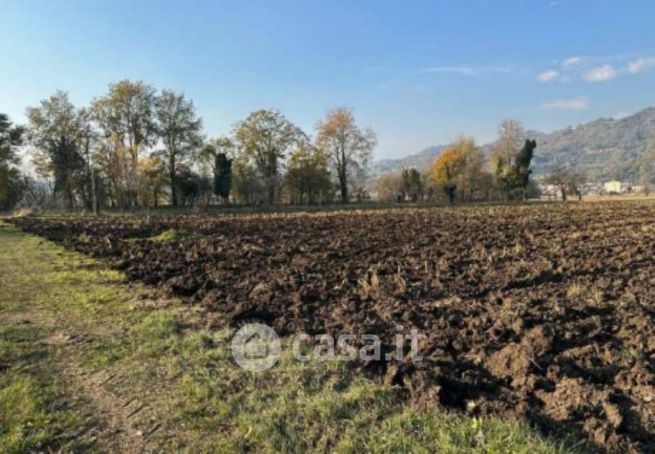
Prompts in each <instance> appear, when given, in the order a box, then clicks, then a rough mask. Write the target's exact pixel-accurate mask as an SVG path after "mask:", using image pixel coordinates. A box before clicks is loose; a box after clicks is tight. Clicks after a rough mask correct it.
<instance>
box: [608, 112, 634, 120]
mask: <svg viewBox="0 0 655 454" xmlns="http://www.w3.org/2000/svg"><path fill="white" fill-rule="evenodd" d="M629 115H630V114H629V113H627V112H617V113H615V114H614V116H613V117H612V118H613V119H614V120H621V119H623V118H625V117H628V116H629Z"/></svg>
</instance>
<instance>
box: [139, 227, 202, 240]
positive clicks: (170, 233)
mask: <svg viewBox="0 0 655 454" xmlns="http://www.w3.org/2000/svg"><path fill="white" fill-rule="evenodd" d="M191 236H192V233H191V232H189V231H188V230H185V229H179V230H178V229H168V230H164V231H163V232H162V233H160V234H159V235H157V236H152V237H150V238H149V239H150V240H152V241H170V240H183V239H186V238H190V237H191Z"/></svg>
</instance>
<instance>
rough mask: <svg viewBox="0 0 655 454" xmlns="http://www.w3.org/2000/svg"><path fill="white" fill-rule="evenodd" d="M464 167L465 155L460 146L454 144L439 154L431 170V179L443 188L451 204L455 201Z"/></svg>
mask: <svg viewBox="0 0 655 454" xmlns="http://www.w3.org/2000/svg"><path fill="white" fill-rule="evenodd" d="M464 168H465V159H464V155H463V153H462V151H461V150H460V149H459V148H457V147H454V146H453V147H450V148H447V149H446V150H444V151H443V152H442V153H441V154H440V155H439V157H438V158H437V160H436V161H435V162H434V165H433V166H432V169H431V170H430V177H431V179H432V180H433V181H434V182H435V183H436V184H437V186H439V187H440V188H442V189H443V191H444V193H445V194H446V197H448V203H449V204H450V205H451V206H452V205H453V204H454V203H455V191H456V190H457V184H458V180H459V178H460V176H461V175H462V173H463V172H464Z"/></svg>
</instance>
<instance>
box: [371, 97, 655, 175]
mask: <svg viewBox="0 0 655 454" xmlns="http://www.w3.org/2000/svg"><path fill="white" fill-rule="evenodd" d="M528 135H529V137H531V138H534V139H536V140H537V150H536V154H535V158H534V161H533V168H534V170H535V173H536V174H537V175H539V174H544V173H547V172H548V171H549V170H550V169H551V168H552V167H553V166H554V165H567V166H569V165H570V166H575V167H576V168H580V169H584V170H585V171H586V172H587V174H588V175H589V177H590V178H591V179H595V180H601V179H609V178H616V179H620V180H633V181H638V180H643V179H648V180H650V181H651V182H655V108H653V107H649V108H647V109H644V110H641V111H639V112H637V113H635V114H633V115H630V116H627V117H624V118H621V119H612V118H601V119H598V120H594V121H592V122H590V123H586V124H582V125H577V126H569V127H568V128H564V129H560V130H557V131H553V132H550V133H542V132H538V131H529V133H528ZM446 146H447V145H439V146H434V147H429V148H426V149H425V150H423V151H421V152H420V153H417V154H414V155H411V156H407V157H405V158H401V159H385V160H381V161H376V162H374V163H373V166H372V170H373V172H372V173H373V174H374V175H376V176H377V175H380V174H382V173H386V172H392V171H396V170H400V169H402V168H404V167H416V168H418V169H420V170H425V169H427V168H428V167H429V165H430V164H431V163H432V162H434V159H435V158H436V157H437V156H438V155H439V153H440V152H441V151H442V150H443V149H444V148H445V147H446ZM492 147H493V144H486V145H484V146H483V150H484V151H485V152H487V153H488V152H489V151H490V150H491V148H492Z"/></svg>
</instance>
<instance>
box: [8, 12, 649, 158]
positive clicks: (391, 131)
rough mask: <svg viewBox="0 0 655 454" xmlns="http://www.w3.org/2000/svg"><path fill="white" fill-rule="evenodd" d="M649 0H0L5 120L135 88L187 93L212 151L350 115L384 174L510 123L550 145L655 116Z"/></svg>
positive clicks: (489, 135)
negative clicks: (265, 112)
mask: <svg viewBox="0 0 655 454" xmlns="http://www.w3.org/2000/svg"><path fill="white" fill-rule="evenodd" d="M654 20H655V2H651V1H646V0H641V1H640V0H633V1H629V0H623V1H619V0H616V1H610V0H578V1H576V0H463V1H436V0H433V1H400V0H397V1H386V0H332V1H322V0H304V1H300V0H298V1H290V0H267V1H263V0H262V1H260V0H245V1H244V0H240V1H185V2H182V1H179V2H174V1H153V0H147V1H146V0H141V1H117V0H112V1H109V0H106V1H102V2H101V1H96V0H86V1H72V0H71V1H55V0H50V1H31V0H21V1H9V0H0V62H1V63H0V111H3V112H7V113H9V114H10V115H11V116H12V118H14V119H15V120H16V121H19V122H22V121H24V118H25V117H24V112H25V108H26V107H27V106H30V105H35V104H37V103H38V101H39V100H40V99H42V98H45V97H47V96H48V95H50V94H51V93H52V92H54V91H55V90H57V89H63V90H67V91H69V92H70V94H71V97H72V99H73V101H74V102H76V103H78V104H79V105H83V104H85V103H87V102H88V101H90V100H91V99H92V98H93V97H94V96H98V95H101V94H103V93H104V91H105V90H106V86H107V84H108V83H110V82H114V81H118V80H120V79H124V78H129V79H137V80H144V81H146V82H149V83H151V84H153V85H154V86H156V87H157V88H172V89H175V90H179V91H183V92H184V93H186V94H187V95H188V96H189V97H190V98H192V99H193V100H194V102H195V104H196V106H197V108H198V111H199V113H200V114H201V115H202V116H203V118H204V123H205V131H206V134H207V135H208V136H214V135H220V134H225V133H227V132H229V131H230V129H231V126H232V125H233V124H234V123H235V122H236V121H238V120H240V119H242V118H244V117H245V116H246V115H247V114H248V113H249V112H251V111H253V110H255V109H259V108H277V109H279V110H281V111H282V113H284V114H285V115H286V116H287V117H288V118H289V119H291V120H292V121H294V122H295V123H297V124H298V125H299V126H301V127H303V128H304V129H305V130H306V131H307V132H310V133H311V132H313V128H314V125H315V123H316V121H317V120H318V119H319V118H320V117H321V116H322V115H323V114H324V113H325V112H326V111H327V110H328V109H329V108H331V107H335V106H344V105H345V106H349V107H352V108H353V109H354V112H355V115H356V116H357V118H358V120H359V122H360V123H361V124H362V125H363V126H371V127H373V128H374V129H375V130H376V132H377V133H378V139H379V145H378V148H377V150H376V152H375V154H376V157H377V158H389V157H401V156H404V155H407V154H411V153H414V152H417V151H420V150H421V149H423V148H425V147H427V146H430V145H433V144H441V143H446V142H449V141H451V140H453V139H454V138H456V137H457V136H458V135H459V134H461V133H466V134H470V135H474V136H475V137H476V138H477V139H478V140H479V141H480V142H486V141H489V140H491V139H493V138H494V136H495V134H496V128H497V124H498V122H499V121H500V120H502V119H503V118H507V117H513V118H517V119H519V120H521V121H522V122H523V123H524V125H525V126H526V127H528V128H531V129H540V130H546V131H548V130H552V129H556V128H559V127H563V126H567V125H569V124H576V123H581V122H585V121H589V120H592V119H595V118H597V117H600V116H604V117H611V116H616V115H624V114H626V113H632V112H635V111H637V110H639V109H642V108H644V107H647V106H651V105H655V90H654V89H653V88H654V86H655V84H654V82H655V33H653V23H654Z"/></svg>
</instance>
